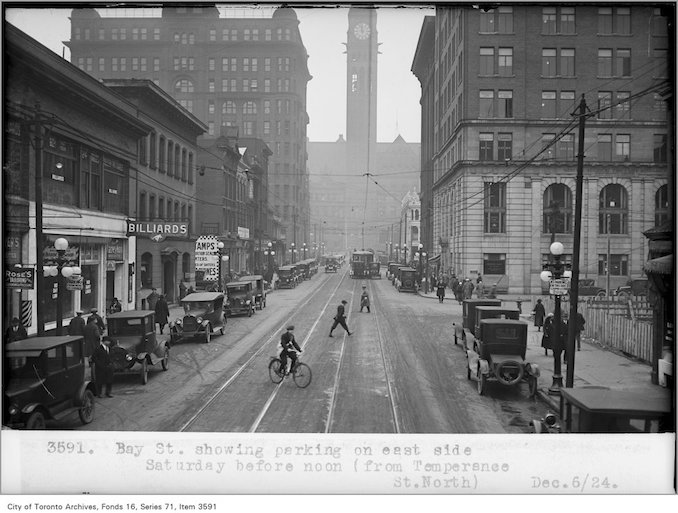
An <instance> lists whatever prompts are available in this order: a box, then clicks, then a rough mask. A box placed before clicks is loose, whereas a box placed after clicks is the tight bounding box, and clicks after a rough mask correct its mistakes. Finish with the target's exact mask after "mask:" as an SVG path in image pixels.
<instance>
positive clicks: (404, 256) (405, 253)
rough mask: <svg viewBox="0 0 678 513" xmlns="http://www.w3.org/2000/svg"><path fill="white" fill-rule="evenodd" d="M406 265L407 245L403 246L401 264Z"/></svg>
mask: <svg viewBox="0 0 678 513" xmlns="http://www.w3.org/2000/svg"><path fill="white" fill-rule="evenodd" d="M406 263H407V244H403V264H406Z"/></svg>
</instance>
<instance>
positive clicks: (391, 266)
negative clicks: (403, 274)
mask: <svg viewBox="0 0 678 513" xmlns="http://www.w3.org/2000/svg"><path fill="white" fill-rule="evenodd" d="M397 265H399V264H398V262H393V261H391V262H388V263H387V264H386V278H387V279H389V280H391V279H393V274H394V272H395V267H396V266H397Z"/></svg>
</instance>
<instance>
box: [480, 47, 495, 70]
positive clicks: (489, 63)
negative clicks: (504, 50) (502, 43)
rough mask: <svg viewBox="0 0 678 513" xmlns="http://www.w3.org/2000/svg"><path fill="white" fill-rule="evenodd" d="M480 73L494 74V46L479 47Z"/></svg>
mask: <svg viewBox="0 0 678 513" xmlns="http://www.w3.org/2000/svg"><path fill="white" fill-rule="evenodd" d="M480 74H481V75H494V48H481V49H480Z"/></svg>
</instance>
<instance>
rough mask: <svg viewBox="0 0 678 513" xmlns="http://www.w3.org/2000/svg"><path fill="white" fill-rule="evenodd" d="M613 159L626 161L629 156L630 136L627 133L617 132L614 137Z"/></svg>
mask: <svg viewBox="0 0 678 513" xmlns="http://www.w3.org/2000/svg"><path fill="white" fill-rule="evenodd" d="M614 156H615V160H623V161H625V162H626V161H628V160H629V159H630V157H631V136H630V135H628V134H618V135H617V136H616V137H615V144H614Z"/></svg>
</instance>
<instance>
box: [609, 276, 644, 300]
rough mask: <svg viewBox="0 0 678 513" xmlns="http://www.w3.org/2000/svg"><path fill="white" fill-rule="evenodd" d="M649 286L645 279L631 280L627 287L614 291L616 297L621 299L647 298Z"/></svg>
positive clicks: (623, 286)
mask: <svg viewBox="0 0 678 513" xmlns="http://www.w3.org/2000/svg"><path fill="white" fill-rule="evenodd" d="M647 284H648V281H647V279H645V278H641V279H638V280H629V281H628V282H627V284H626V285H622V286H621V287H617V290H615V291H614V295H615V296H617V297H618V298H619V299H629V298H631V297H643V296H647Z"/></svg>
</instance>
